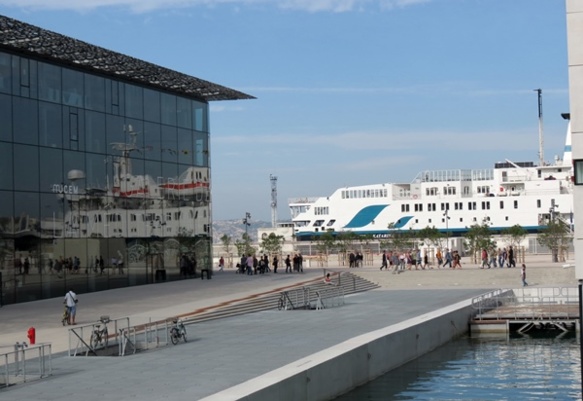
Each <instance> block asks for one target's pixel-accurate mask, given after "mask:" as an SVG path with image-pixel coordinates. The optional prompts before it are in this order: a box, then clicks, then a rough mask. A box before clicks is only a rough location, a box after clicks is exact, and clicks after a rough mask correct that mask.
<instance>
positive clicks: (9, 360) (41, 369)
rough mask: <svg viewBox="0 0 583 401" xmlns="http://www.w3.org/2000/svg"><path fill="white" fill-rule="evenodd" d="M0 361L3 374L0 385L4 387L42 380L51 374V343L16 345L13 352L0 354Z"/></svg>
mask: <svg viewBox="0 0 583 401" xmlns="http://www.w3.org/2000/svg"><path fill="white" fill-rule="evenodd" d="M0 360H2V361H3V364H4V367H3V369H2V371H3V373H2V374H0V378H3V381H2V382H0V385H3V386H5V387H8V386H10V385H13V384H16V383H25V382H28V381H31V380H38V379H42V378H45V377H48V376H51V375H52V374H53V365H52V345H51V343H40V344H37V345H31V346H28V345H27V344H26V343H22V344H19V343H16V344H14V350H12V351H9V352H4V353H0ZM37 363H38V365H37Z"/></svg>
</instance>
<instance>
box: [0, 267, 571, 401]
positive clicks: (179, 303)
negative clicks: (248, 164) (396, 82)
mask: <svg viewBox="0 0 583 401" xmlns="http://www.w3.org/2000/svg"><path fill="white" fill-rule="evenodd" d="M528 264H529V269H531V270H529V272H532V273H531V274H532V279H533V280H534V281H535V282H538V281H540V280H538V279H536V277H537V275H538V276H539V277H546V276H545V275H546V274H547V273H545V272H547V271H548V272H552V273H553V274H551V275H552V277H553V278H554V282H553V283H549V284H551V285H563V286H575V285H576V281H575V280H574V269H573V268H562V267H561V265H553V266H551V265H550V263H547V262H544V261H533V262H532V263H531V262H529V263H528ZM331 268H333V267H331ZM336 268H338V267H336ZM340 269H344V270H348V269H345V268H340ZM351 270H353V272H355V273H356V272H357V271H358V273H359V274H362V275H364V276H367V275H368V276H369V279H372V280H373V281H375V278H376V281H377V282H379V283H384V284H383V288H381V289H378V290H374V291H369V292H366V293H362V294H357V295H353V296H350V297H347V299H346V305H345V306H343V307H339V308H334V309H327V310H325V311H277V310H276V309H275V305H274V310H272V311H266V312H259V313H253V314H248V315H244V316H238V317H232V318H226V319H220V320H215V321H210V322H204V323H197V324H195V325H191V326H188V327H187V329H188V334H189V342H188V343H186V344H184V343H180V344H178V345H176V346H169V347H165V348H161V349H157V350H154V351H148V352H142V353H138V354H136V355H131V356H126V357H75V358H71V357H66V356H64V355H63V354H62V353H61V354H58V353H59V352H62V351H64V350H65V349H66V346H67V328H65V327H63V326H61V323H60V314H61V310H62V301H61V299H60V298H59V299H50V300H43V301H36V302H30V303H25V304H17V305H9V306H5V307H3V308H0V333H1V334H0V345H12V344H14V343H15V342H16V341H23V340H26V337H25V336H26V330H27V329H28V327H30V326H35V327H36V328H37V342H51V343H53V345H54V351H53V352H54V353H57V355H56V356H55V357H54V358H53V376H52V377H51V378H48V379H43V380H39V381H36V382H30V383H26V384H19V385H16V386H12V387H11V388H8V389H4V390H0V399H2V400H3V401H10V400H15V401H16V400H24V399H34V400H53V399H54V400H57V399H58V400H62V401H66V400H75V401H78V400H80V399H82V400H89V401H91V400H100V401H102V400H116V401H117V400H126V399H134V398H136V399H140V400H161V399H166V400H184V399H190V400H196V399H201V398H203V397H205V396H209V395H212V394H214V393H216V392H218V391H221V390H224V389H227V388H229V387H232V386H234V385H236V384H240V383H243V382H245V381H247V380H249V379H252V378H254V377H257V376H258V375H261V374H263V373H266V372H269V371H271V370H273V369H276V368H279V367H281V366H284V365H286V364H289V363H292V362H294V361H296V360H298V359H300V358H303V357H306V356H308V355H311V354H313V353H315V352H317V351H321V350H323V349H326V348H327V347H330V346H332V345H335V344H338V343H341V342H343V341H346V340H349V339H350V338H353V337H355V336H358V335H361V334H365V333H368V332H370V331H373V330H377V329H380V328H383V327H386V326H389V325H392V324H395V323H398V322H401V321H403V320H405V319H408V318H411V317H413V316H418V315H420V314H424V313H428V312H431V311H433V310H436V309H438V308H440V307H443V306H447V305H450V304H453V303H455V302H458V301H461V300H464V299H468V298H471V297H473V296H476V295H478V294H480V293H483V292H484V291H486V290H487V289H489V288H500V287H505V288H511V287H516V286H517V285H518V283H519V282H520V280H519V277H518V273H519V271H518V269H499V271H496V272H494V271H492V270H479V269H477V268H476V267H473V268H467V269H464V270H461V271H448V270H445V271H443V270H435V271H431V270H430V271H407V272H405V273H403V274H400V275H392V274H390V273H386V272H380V271H378V267H364V268H360V269H351ZM537 271H538V272H539V273H537ZM321 275H322V269H320V268H310V269H305V273H304V274H303V275H300V274H285V273H284V274H279V273H278V274H277V275H276V274H268V275H264V276H252V277H248V276H239V275H236V274H234V273H233V271H227V272H224V273H217V274H216V275H215V276H214V277H213V279H212V280H184V281H179V282H172V283H164V284H155V285H149V286H140V287H133V288H125V289H117V290H110V291H103V292H98V293H92V294H81V295H80V302H79V306H78V308H79V312H78V322H79V323H80V324H84V323H91V322H94V321H96V320H97V319H98V318H99V316H100V315H103V314H108V315H110V316H111V317H112V318H113V317H122V316H129V317H130V318H131V322H132V324H134V322H136V321H138V320H147V319H150V318H151V319H152V320H158V319H164V318H167V317H169V316H174V315H178V314H182V313H188V312H192V311H194V310H196V309H199V308H204V307H209V306H212V305H216V304H219V303H221V302H224V301H228V300H231V299H234V298H242V297H245V296H251V295H253V294H256V293H258V292H264V291H268V290H273V289H276V288H282V287H285V286H288V285H291V284H293V283H296V282H301V281H304V280H309V279H312V278H315V277H319V276H321ZM496 275H502V276H501V278H500V279H497V280H496V281H500V282H501V283H500V284H506V285H497V284H499V283H498V282H496V283H495V284H496V285H493V284H491V283H490V281H491V280H490V281H488V279H489V278H490V279H491V278H492V277H494V276H496ZM453 278H455V279H456V280H453ZM426 280H429V281H426ZM504 280H507V281H508V282H507V283H503V281H504ZM454 281H455V282H456V283H457V284H456V285H453V283H454ZM429 282H430V283H432V285H431V286H430V285H429V284H423V283H429ZM535 282H533V284H534V283H535ZM399 283H400V284H399ZM538 284H543V283H538ZM431 287H435V288H431ZM419 288H424V289H425V291H419Z"/></svg>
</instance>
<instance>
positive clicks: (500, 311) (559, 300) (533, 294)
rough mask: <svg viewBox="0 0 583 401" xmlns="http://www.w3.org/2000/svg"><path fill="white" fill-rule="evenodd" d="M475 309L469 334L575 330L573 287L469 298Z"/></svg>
mask: <svg viewBox="0 0 583 401" xmlns="http://www.w3.org/2000/svg"><path fill="white" fill-rule="evenodd" d="M472 306H473V307H474V309H475V310H476V315H475V317H474V318H473V319H472V320H471V321H470V330H471V333H472V334H491V333H504V334H509V333H519V334H526V333H529V332H533V331H541V330H558V331H559V332H569V331H576V330H578V328H579V324H578V323H579V319H580V313H579V295H578V292H577V288H575V287H549V288H528V287H525V288H520V289H499V290H494V291H490V292H488V293H485V294H482V295H480V296H478V297H475V298H473V299H472Z"/></svg>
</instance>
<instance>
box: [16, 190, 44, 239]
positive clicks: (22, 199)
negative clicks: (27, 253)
mask: <svg viewBox="0 0 583 401" xmlns="http://www.w3.org/2000/svg"><path fill="white" fill-rule="evenodd" d="M39 201H40V199H39V196H38V194H36V193H32V192H15V193H14V216H15V217H16V221H15V222H14V223H15V227H14V230H15V231H17V232H19V233H20V234H25V233H28V234H33V235H34V234H35V233H36V234H38V225H37V224H36V223H37V221H38V220H39V217H40V207H39Z"/></svg>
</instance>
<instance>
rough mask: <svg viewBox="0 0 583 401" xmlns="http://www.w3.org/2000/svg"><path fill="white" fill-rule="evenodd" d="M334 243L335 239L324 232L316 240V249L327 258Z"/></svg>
mask: <svg viewBox="0 0 583 401" xmlns="http://www.w3.org/2000/svg"><path fill="white" fill-rule="evenodd" d="M335 243H336V239H335V238H334V235H333V234H332V233H331V232H329V231H326V232H325V233H324V234H322V235H320V236H319V237H317V238H316V249H317V250H318V252H319V253H322V254H324V255H326V256H328V254H329V253H330V251H331V250H332V249H333V248H334V246H335Z"/></svg>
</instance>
